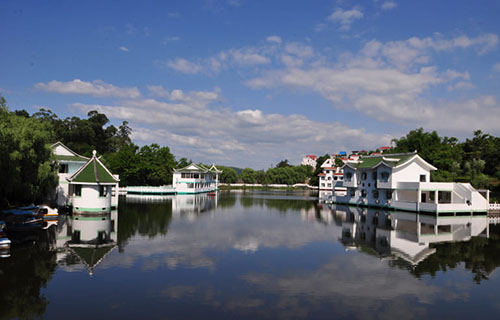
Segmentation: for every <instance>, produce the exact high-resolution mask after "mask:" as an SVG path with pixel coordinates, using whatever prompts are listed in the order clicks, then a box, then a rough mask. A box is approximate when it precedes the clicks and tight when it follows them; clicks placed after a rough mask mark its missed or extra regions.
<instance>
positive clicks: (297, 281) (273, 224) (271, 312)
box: [0, 191, 500, 319]
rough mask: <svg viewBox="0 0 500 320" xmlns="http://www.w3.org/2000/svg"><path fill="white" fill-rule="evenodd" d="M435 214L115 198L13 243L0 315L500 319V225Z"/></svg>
mask: <svg viewBox="0 0 500 320" xmlns="http://www.w3.org/2000/svg"><path fill="white" fill-rule="evenodd" d="M443 219H444V220H443ZM443 219H441V220H436V219H435V218H432V217H418V216H417V215H415V214H411V213H401V212H391V213H387V212H381V211H372V210H366V209H365V210H362V209H358V208H349V207H340V206H338V207H336V206H328V205H324V204H323V205H321V204H319V203H318V200H317V198H316V197H315V196H314V195H312V194H311V195H310V194H309V193H307V192H298V191H294V192H285V191H282V192H280V191H245V192H244V191H232V192H220V193H219V194H218V195H217V196H216V197H210V196H208V195H206V194H205V195H197V196H188V195H187V196H177V197H168V198H163V199H149V200H146V199H145V198H140V197H135V198H130V197H128V198H122V199H121V200H120V205H119V212H112V213H111V214H110V215H107V216H103V217H87V216H68V217H66V216H64V217H60V219H59V221H58V224H57V225H53V226H51V227H49V228H48V229H47V230H44V231H43V232H41V233H40V234H37V235H31V236H27V237H26V238H24V239H18V242H19V243H18V244H16V245H15V246H14V247H13V248H12V250H11V252H10V255H11V256H10V257H8V258H3V259H0V288H1V290H0V306H1V309H0V318H6V319H9V318H23V317H42V318H47V319H62V318H64V319H66V318H71V319H89V318H123V319H134V318H135V319H137V318H139V319H196V318H203V319H210V318H238V319H255V318H269V319H275V318H285V319H291V318H317V319H321V318H349V319H350V318H384V319H385V318H391V319H398V318H404V319H413V318H422V317H425V318H435V319H437V318H443V317H446V318H452V317H453V318H461V319H465V318H469V319H470V318H479V317H485V318H494V317H495V318H498V317H499V315H500V279H499V272H498V266H499V265H500V239H499V235H500V228H499V227H498V226H495V225H488V224H487V221H486V219H485V218H483V217H475V218H463V217H460V218H456V217H451V218H443ZM467 219H468V220H467ZM449 240H453V241H451V242H450V241H449Z"/></svg>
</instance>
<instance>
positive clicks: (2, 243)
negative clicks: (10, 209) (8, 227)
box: [0, 221, 11, 255]
mask: <svg viewBox="0 0 500 320" xmlns="http://www.w3.org/2000/svg"><path fill="white" fill-rule="evenodd" d="M4 226H5V222H3V221H0V251H4V250H8V249H10V244H11V241H10V239H9V238H7V235H6V234H5V232H4V231H3V228H4ZM0 255H1V253H0Z"/></svg>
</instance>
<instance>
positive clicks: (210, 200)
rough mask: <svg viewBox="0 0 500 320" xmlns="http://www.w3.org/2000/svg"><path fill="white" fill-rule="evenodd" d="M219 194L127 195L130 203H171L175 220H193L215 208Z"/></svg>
mask: <svg viewBox="0 0 500 320" xmlns="http://www.w3.org/2000/svg"><path fill="white" fill-rule="evenodd" d="M218 198H219V193H218V192H215V193H199V194H179V195H175V196H172V195H165V196H144V195H127V198H126V201H127V202H130V203H152V202H171V203H172V215H173V217H176V218H184V219H188V220H195V219H196V218H197V217H198V216H200V215H202V214H203V213H204V212H208V211H210V210H213V209H215V208H216V207H217V202H218Z"/></svg>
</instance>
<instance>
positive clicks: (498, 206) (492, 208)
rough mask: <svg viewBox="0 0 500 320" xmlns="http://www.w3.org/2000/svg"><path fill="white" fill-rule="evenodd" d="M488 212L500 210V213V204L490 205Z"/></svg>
mask: <svg viewBox="0 0 500 320" xmlns="http://www.w3.org/2000/svg"><path fill="white" fill-rule="evenodd" d="M488 210H499V211H500V203H496V202H495V203H490V204H489V205H488Z"/></svg>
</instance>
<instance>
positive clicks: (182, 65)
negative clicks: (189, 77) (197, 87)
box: [167, 58, 202, 74]
mask: <svg viewBox="0 0 500 320" xmlns="http://www.w3.org/2000/svg"><path fill="white" fill-rule="evenodd" d="M167 66H168V67H169V68H172V69H174V70H176V71H179V72H182V73H187V74H195V73H198V72H200V71H201V70H202V67H201V66H200V65H199V64H197V63H193V62H190V61H188V60H186V59H183V58H177V59H175V60H171V61H168V62H167Z"/></svg>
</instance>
